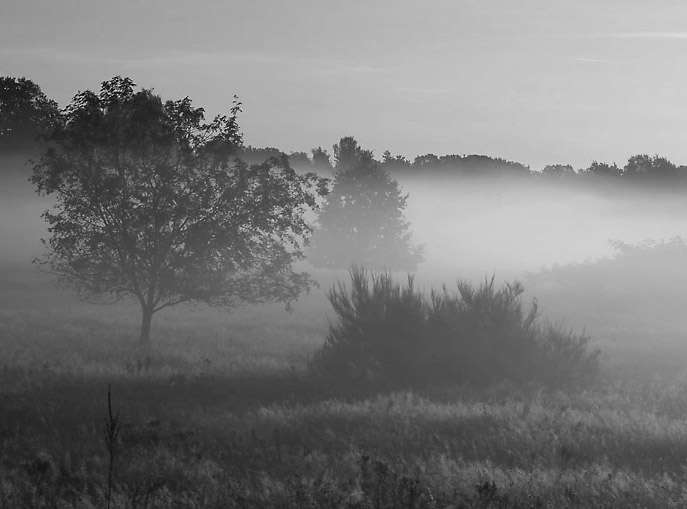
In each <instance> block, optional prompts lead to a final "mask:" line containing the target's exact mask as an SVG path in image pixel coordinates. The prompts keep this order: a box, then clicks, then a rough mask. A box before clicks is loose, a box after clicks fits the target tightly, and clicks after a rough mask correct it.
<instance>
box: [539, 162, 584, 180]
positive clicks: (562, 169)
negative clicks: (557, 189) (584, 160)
mask: <svg viewBox="0 0 687 509" xmlns="http://www.w3.org/2000/svg"><path fill="white" fill-rule="evenodd" d="M541 174H542V176H543V177H546V178H552V179H561V178H569V177H574V176H576V175H577V173H576V172H575V170H574V168H573V167H572V166H571V165H569V164H547V165H546V166H544V169H543V170H542V172H541Z"/></svg>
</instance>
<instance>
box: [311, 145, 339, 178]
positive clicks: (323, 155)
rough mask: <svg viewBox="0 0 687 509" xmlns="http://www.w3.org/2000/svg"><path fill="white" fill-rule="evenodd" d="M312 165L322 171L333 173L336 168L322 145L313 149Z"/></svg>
mask: <svg viewBox="0 0 687 509" xmlns="http://www.w3.org/2000/svg"><path fill="white" fill-rule="evenodd" d="M312 167H313V170H315V171H317V172H320V173H331V172H332V171H333V170H334V168H333V167H332V162H331V160H330V159H329V154H328V153H327V151H326V150H323V149H322V147H317V148H314V149H312Z"/></svg>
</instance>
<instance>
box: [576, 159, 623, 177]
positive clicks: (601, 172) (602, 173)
mask: <svg viewBox="0 0 687 509" xmlns="http://www.w3.org/2000/svg"><path fill="white" fill-rule="evenodd" d="M584 173H586V174H587V175H594V176H596V177H619V176H620V175H621V172H620V168H618V166H617V165H616V164H615V163H613V164H612V165H610V164H607V163H600V162H598V161H592V164H591V165H589V168H587V170H586V171H585V172H584Z"/></svg>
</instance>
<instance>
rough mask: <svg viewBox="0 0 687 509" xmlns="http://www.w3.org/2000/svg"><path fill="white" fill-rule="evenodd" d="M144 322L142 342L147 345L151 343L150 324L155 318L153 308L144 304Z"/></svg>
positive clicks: (142, 324)
mask: <svg viewBox="0 0 687 509" xmlns="http://www.w3.org/2000/svg"><path fill="white" fill-rule="evenodd" d="M141 309H142V311H143V322H142V323H141V337H140V342H141V344H142V345H147V344H148V343H150V324H151V322H152V320H153V308H152V307H148V306H143V307H142V308H141Z"/></svg>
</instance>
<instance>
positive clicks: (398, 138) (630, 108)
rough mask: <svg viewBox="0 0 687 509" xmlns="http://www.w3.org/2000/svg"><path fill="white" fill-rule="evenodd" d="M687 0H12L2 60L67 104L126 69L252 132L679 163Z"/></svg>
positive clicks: (277, 140)
mask: <svg viewBox="0 0 687 509" xmlns="http://www.w3.org/2000/svg"><path fill="white" fill-rule="evenodd" d="M685 19H687V2H684V1H682V0H679V1H677V0H676V1H668V0H653V1H648V0H646V1H636V0H594V1H591V0H520V1H515V0H474V1H473V0H433V1H431V0H424V1H415V0H412V1H405V0H347V1H345V2H342V1H340V0H337V1H333V0H250V1H249V0H241V1H234V0H217V1H215V0H197V1H195V2H189V1H187V0H184V1H180V0H107V1H106V0H60V1H59V2H57V1H55V2H49V1H46V0H4V1H3V2H2V3H1V4H0V73H1V74H2V75H3V76H13V77H20V76H25V77H27V78H30V79H32V80H33V81H35V82H36V83H37V84H38V85H40V86H41V88H42V89H43V91H44V92H45V93H46V95H48V97H50V98H52V99H55V100H56V101H57V102H58V103H59V104H60V105H61V106H65V105H66V104H67V103H68V102H69V100H70V99H71V98H72V97H73V96H74V94H75V93H77V92H78V91H80V90H86V89H90V90H95V91H97V90H99V88H100V83H101V82H102V81H105V80H107V79H109V78H111V77H113V76H115V75H122V76H129V77H130V78H132V79H133V80H134V82H135V83H136V84H137V85H139V86H141V87H144V88H153V89H154V90H155V91H156V92H157V93H158V94H160V95H161V96H162V97H163V99H179V98H182V97H185V96H189V97H190V98H191V99H192V100H193V102H194V104H195V105H196V106H202V107H204V108H205V109H206V111H207V113H208V115H209V116H212V115H215V114H218V113H227V112H228V111H229V108H230V107H231V101H232V98H233V95H234V94H236V95H238V96H239V98H240V100H241V102H242V103H243V112H242V113H241V115H240V117H239V125H240V126H241V130H242V132H243V135H244V143H245V144H247V145H253V146H257V147H264V146H272V147H278V148H280V149H282V150H284V151H286V152H291V151H301V150H302V151H309V150H310V149H311V148H313V147H318V146H321V147H323V148H326V149H329V150H330V152H331V146H332V144H334V143H336V142H337V141H338V140H339V139H340V138H341V137H343V136H348V135H352V136H355V137H356V139H358V141H359V143H360V144H361V146H362V147H363V148H367V149H372V150H373V151H374V152H375V154H376V155H377V156H381V154H382V152H383V151H384V150H387V149H388V150H390V151H391V152H392V153H393V154H400V155H404V156H406V157H408V158H410V159H412V158H414V157H415V156H416V155H420V154H426V153H434V154H437V155H442V154H485V155H490V156H494V157H502V158H505V159H510V160H515V161H519V162H522V163H524V164H528V165H530V166H531V167H532V169H541V168H542V167H543V166H544V165H546V164H572V165H573V166H574V167H576V168H582V167H586V166H588V165H589V164H590V163H591V161H593V160H597V161H603V162H608V163H612V162H616V163H618V164H619V165H621V166H622V165H624V164H625V162H626V161H627V159H628V158H629V157H630V156H631V155H634V154H639V153H646V154H650V155H653V154H660V155H662V156H665V157H668V158H669V159H671V160H672V161H673V162H675V163H678V164H687V143H685V141H686V140H687V122H686V115H685V114H686V113H687V86H685V83H686V82H687V29H685V28H684V27H685V23H684V20H685Z"/></svg>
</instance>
